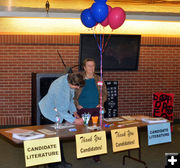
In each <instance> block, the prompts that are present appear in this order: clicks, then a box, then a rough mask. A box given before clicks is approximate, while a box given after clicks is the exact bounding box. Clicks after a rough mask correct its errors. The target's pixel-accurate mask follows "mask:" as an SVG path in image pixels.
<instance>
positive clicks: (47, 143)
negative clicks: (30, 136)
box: [24, 137, 61, 167]
mask: <svg viewBox="0 0 180 168" xmlns="http://www.w3.org/2000/svg"><path fill="white" fill-rule="evenodd" d="M24 153H25V162H26V167H29V166H35V165H40V164H47V163H53V162H60V161H61V152H60V146H59V137H53V138H43V139H36V140H30V141H24Z"/></svg>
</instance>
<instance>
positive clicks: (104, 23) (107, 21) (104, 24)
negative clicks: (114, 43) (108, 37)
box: [101, 5, 112, 27]
mask: <svg viewBox="0 0 180 168" xmlns="http://www.w3.org/2000/svg"><path fill="white" fill-rule="evenodd" d="M111 10H112V7H111V6H109V5H108V15H109V13H110V12H111ZM108 24H109V20H108V17H106V19H105V20H104V21H102V22H101V25H102V26H104V27H106V26H107V25H108Z"/></svg>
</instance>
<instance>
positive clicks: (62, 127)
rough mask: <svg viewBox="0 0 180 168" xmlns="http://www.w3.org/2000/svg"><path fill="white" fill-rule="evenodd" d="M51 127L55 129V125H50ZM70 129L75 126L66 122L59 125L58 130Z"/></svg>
mask: <svg viewBox="0 0 180 168" xmlns="http://www.w3.org/2000/svg"><path fill="white" fill-rule="evenodd" d="M51 127H53V128H55V129H56V125H55V124H54V125H51ZM71 127H75V125H74V124H71V123H68V122H66V123H63V124H60V125H59V128H58V129H65V128H71Z"/></svg>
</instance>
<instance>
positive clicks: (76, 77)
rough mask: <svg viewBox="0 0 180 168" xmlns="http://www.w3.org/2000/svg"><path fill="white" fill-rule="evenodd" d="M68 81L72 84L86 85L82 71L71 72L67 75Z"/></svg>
mask: <svg viewBox="0 0 180 168" xmlns="http://www.w3.org/2000/svg"><path fill="white" fill-rule="evenodd" d="M67 80H68V83H69V84H71V85H75V86H79V87H83V86H84V85H85V80H84V78H83V75H82V74H80V73H70V74H68V77H67Z"/></svg>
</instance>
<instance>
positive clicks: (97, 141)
mask: <svg viewBox="0 0 180 168" xmlns="http://www.w3.org/2000/svg"><path fill="white" fill-rule="evenodd" d="M76 152H77V158H83V157H88V156H94V155H100V154H105V153H107V142H106V133H105V131H99V132H92V133H86V134H78V135H76Z"/></svg>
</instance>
